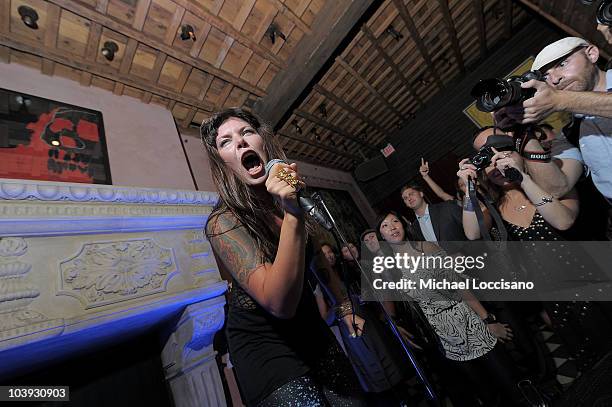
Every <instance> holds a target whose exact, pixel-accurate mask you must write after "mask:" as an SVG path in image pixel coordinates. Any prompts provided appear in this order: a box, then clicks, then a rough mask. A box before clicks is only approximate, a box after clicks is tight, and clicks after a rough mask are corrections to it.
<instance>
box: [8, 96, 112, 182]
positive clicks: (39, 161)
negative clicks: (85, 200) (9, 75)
mask: <svg viewBox="0 0 612 407" xmlns="http://www.w3.org/2000/svg"><path fill="white" fill-rule="evenodd" d="M0 178H16V179H35V180H44V181H61V182H80V183H87V184H112V181H111V174H110V167H109V164H108V153H107V149H106V139H105V137H104V123H103V120H102V113H101V112H99V111H96V110H91V109H86V108H83V107H79V106H73V105H69V104H66V103H63V102H58V101H54V100H48V99H43V98H40V97H37V96H32V95H27V94H25V93H20V92H15V91H11V90H6V89H0Z"/></svg>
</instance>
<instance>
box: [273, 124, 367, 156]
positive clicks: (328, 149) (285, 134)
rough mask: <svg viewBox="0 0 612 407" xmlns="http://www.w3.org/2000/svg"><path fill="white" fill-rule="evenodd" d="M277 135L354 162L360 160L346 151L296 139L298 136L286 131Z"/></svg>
mask: <svg viewBox="0 0 612 407" xmlns="http://www.w3.org/2000/svg"><path fill="white" fill-rule="evenodd" d="M276 134H278V135H280V136H283V137H285V138H288V139H290V140H295V141H297V142H298V143H305V144H308V145H310V146H313V147H315V148H318V149H319V150H324V151H328V152H330V153H333V154H337V155H342V156H344V157H348V158H352V159H354V160H357V159H359V157H357V156H356V155H353V154H350V153H347V152H344V151H340V150H338V149H335V148H331V147H328V146H326V145H324V144H316V143H313V142H312V141H310V140H307V139H301V138H299V137H296V136H294V135H291V134H289V133H287V132H286V131H284V130H279V131H277V132H276Z"/></svg>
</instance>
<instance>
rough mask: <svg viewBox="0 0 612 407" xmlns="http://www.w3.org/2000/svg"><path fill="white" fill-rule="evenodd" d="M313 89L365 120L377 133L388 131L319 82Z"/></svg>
mask: <svg viewBox="0 0 612 407" xmlns="http://www.w3.org/2000/svg"><path fill="white" fill-rule="evenodd" d="M313 89H314V90H316V91H317V92H319V93H320V94H321V95H323V96H325V97H326V98H327V99H330V100H331V101H332V102H334V103H335V104H337V105H338V106H340V107H342V108H343V109H344V110H346V111H348V112H349V113H351V114H352V115H353V116H356V117H358V118H359V119H361V120H362V121H363V122H365V123H367V124H368V125H370V127H372V128H374V129H376V130H377V131H378V132H379V133H381V134H383V135H384V134H387V133H389V132H390V130H389V129H384V128H382V127H381V126H380V125H379V124H378V123H376V122H375V121H374V120H372V119H370V118H369V117H368V116H367V115H365V114H363V113H361V112H360V111H359V110H357V109H355V108H354V107H353V106H351V105H350V104H348V103H347V102H345V101H344V100H342V98H340V97H338V96H336V95H334V94H333V93H332V92H330V91H328V90H327V89H325V88H324V87H323V86H321V85H319V84H316V85H315V86H314V87H313Z"/></svg>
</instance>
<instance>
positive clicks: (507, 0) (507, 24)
mask: <svg viewBox="0 0 612 407" xmlns="http://www.w3.org/2000/svg"><path fill="white" fill-rule="evenodd" d="M512 18H513V16H512V0H504V38H505V39H506V41H507V40H509V39H510V37H512V24H513V22H512Z"/></svg>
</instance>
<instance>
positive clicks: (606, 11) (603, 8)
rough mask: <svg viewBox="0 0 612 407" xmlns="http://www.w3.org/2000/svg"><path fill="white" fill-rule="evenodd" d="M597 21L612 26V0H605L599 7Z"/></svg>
mask: <svg viewBox="0 0 612 407" xmlns="http://www.w3.org/2000/svg"><path fill="white" fill-rule="evenodd" d="M597 22H598V23H600V24H604V25H609V26H612V0H603V1H602V2H601V3H600V4H599V7H598V8H597Z"/></svg>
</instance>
